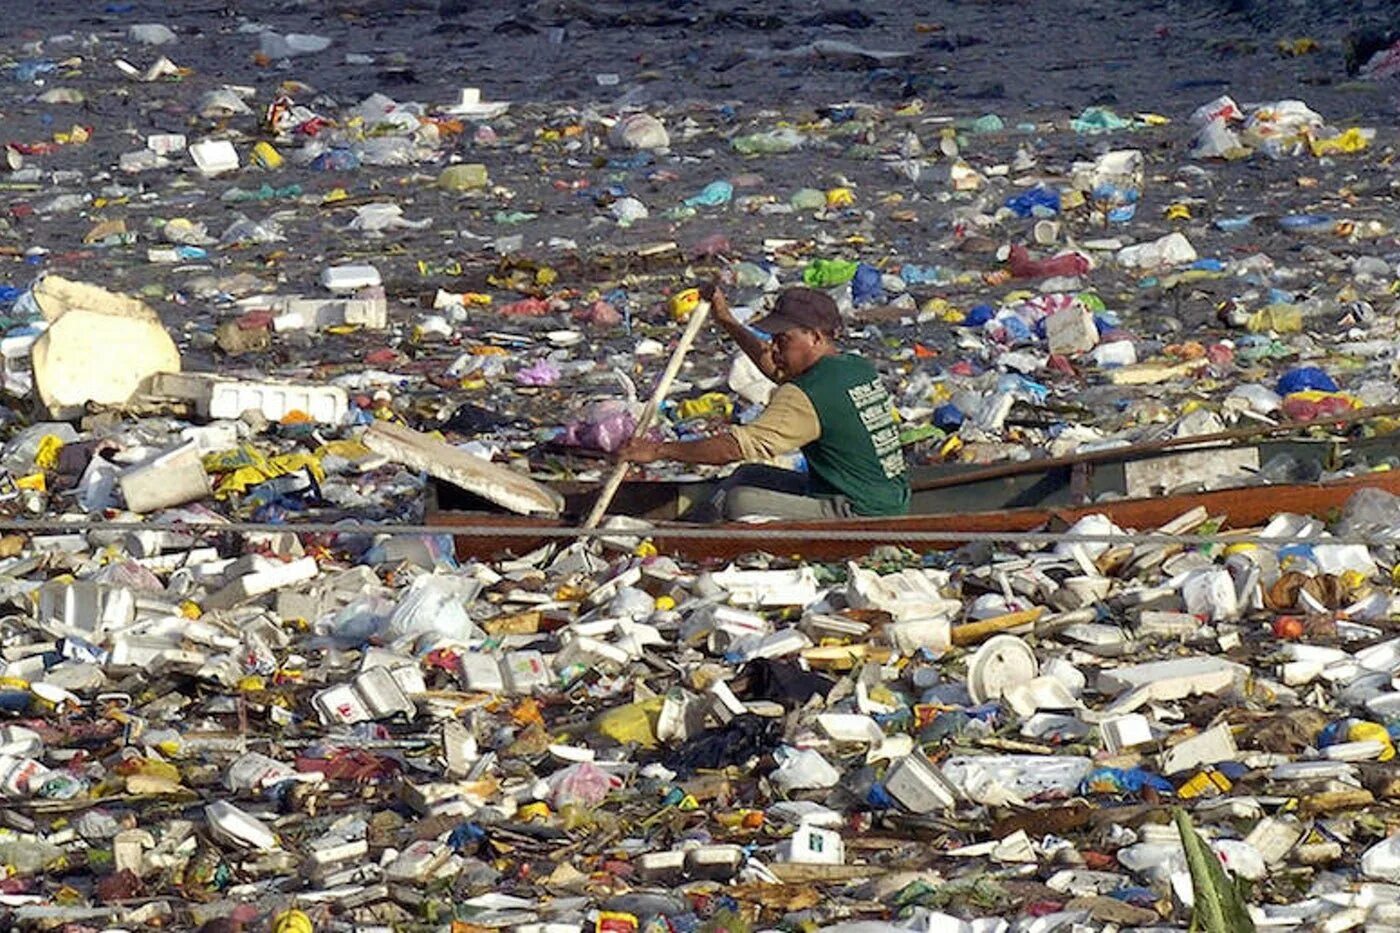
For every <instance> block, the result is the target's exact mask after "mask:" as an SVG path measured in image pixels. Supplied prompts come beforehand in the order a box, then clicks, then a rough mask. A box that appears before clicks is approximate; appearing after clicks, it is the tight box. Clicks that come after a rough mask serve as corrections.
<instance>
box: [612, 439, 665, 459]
mask: <svg viewBox="0 0 1400 933" xmlns="http://www.w3.org/2000/svg"><path fill="white" fill-rule="evenodd" d="M662 443H663V442H662V441H652V440H647V439H646V438H644V437H634V438H633V439H632V440H630V441H628V442H627V443H626V444H623V445H622V447H621V448H620V449H619V450H618V451H617V453H616V455H615V457H616V459H618V460H627V461H629V462H631V463H654V462H656V461H657V460H660V459H661V445H662Z"/></svg>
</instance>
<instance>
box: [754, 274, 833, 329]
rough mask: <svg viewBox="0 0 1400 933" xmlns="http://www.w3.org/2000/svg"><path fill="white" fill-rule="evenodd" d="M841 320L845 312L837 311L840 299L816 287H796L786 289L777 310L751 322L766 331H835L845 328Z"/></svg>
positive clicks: (775, 305)
mask: <svg viewBox="0 0 1400 933" xmlns="http://www.w3.org/2000/svg"><path fill="white" fill-rule="evenodd" d="M841 323H842V322H841V312H840V311H838V310H836V302H835V301H833V300H832V298H831V296H830V295H828V294H827V293H826V292H823V291H818V290H817V289H815V288H805V287H803V286H796V287H794V288H789V289H786V290H784V291H783V293H782V294H780V295H779V296H778V300H777V302H776V303H775V304H774V305H773V310H772V311H769V312H768V313H767V314H766V315H764V316H763V317H762V318H760V319H758V320H757V321H753V322H751V326H752V327H754V328H756V329H758V330H761V331H763V332H764V333H765V334H781V333H782V332H783V331H785V330H792V329H793V328H796V327H806V328H808V329H809V330H819V331H825V332H826V333H829V334H835V333H838V332H839V331H840V330H841Z"/></svg>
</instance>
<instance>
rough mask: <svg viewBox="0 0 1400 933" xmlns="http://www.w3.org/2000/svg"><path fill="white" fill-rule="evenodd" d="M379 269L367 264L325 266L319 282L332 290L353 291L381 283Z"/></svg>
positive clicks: (382, 281)
mask: <svg viewBox="0 0 1400 933" xmlns="http://www.w3.org/2000/svg"><path fill="white" fill-rule="evenodd" d="M383 283H384V280H383V279H382V278H380V275H379V270H378V269H376V268H375V267H374V266H371V265H369V264H367V263H366V264H361V265H353V266H327V267H326V268H325V269H322V270H321V284H322V285H323V286H325V287H326V288H327V289H329V290H330V291H333V292H353V291H358V290H359V289H362V288H372V287H374V286H377V285H382V284H383Z"/></svg>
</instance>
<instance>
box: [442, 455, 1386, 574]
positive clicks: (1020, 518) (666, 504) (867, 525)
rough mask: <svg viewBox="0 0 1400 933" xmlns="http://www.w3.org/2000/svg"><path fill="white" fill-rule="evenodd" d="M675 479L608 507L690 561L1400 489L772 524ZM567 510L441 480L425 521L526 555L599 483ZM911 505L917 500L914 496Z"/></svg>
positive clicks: (1228, 492)
mask: <svg viewBox="0 0 1400 933" xmlns="http://www.w3.org/2000/svg"><path fill="white" fill-rule="evenodd" d="M685 485H686V484H681V483H628V484H624V486H623V488H622V489H621V490H620V491H619V493H618V497H617V499H616V500H615V505H614V508H613V512H614V513H616V514H625V515H632V516H638V517H645V518H648V519H651V520H654V525H655V527H654V530H652V531H650V532H649V533H648V534H649V536H650V537H651V538H652V540H653V542H654V543H655V544H656V546H657V548H658V550H660V551H661V552H662V553H667V554H675V555H677V556H683V557H687V558H690V559H695V560H705V559H729V558H733V557H736V556H738V555H740V554H743V553H747V552H752V551H767V552H768V553H771V554H776V555H780V556H783V555H801V556H802V557H804V558H808V559H814V560H836V559H840V558H847V557H858V556H861V555H864V554H866V553H869V551H870V550H871V548H874V547H877V546H880V545H903V546H908V547H912V548H914V549H916V550H938V549H943V548H949V547H954V546H956V545H958V544H960V543H963V542H965V541H966V540H968V536H981V535H986V534H1014V533H1019V532H1029V531H1041V530H1048V531H1057V530H1063V529H1065V528H1067V527H1069V526H1070V525H1071V524H1073V523H1074V522H1075V521H1077V520H1079V519H1080V518H1082V517H1084V516H1085V515H1092V514H1103V515H1107V516H1108V517H1109V518H1110V519H1112V520H1113V522H1114V523H1115V524H1117V525H1118V526H1119V527H1122V528H1133V529H1137V530H1139V531H1152V530H1155V529H1157V528H1160V527H1161V526H1163V525H1165V524H1167V523H1168V522H1170V521H1171V520H1172V519H1175V518H1177V517H1179V516H1181V515H1183V514H1184V513H1186V512H1188V511H1190V510H1192V509H1195V508H1198V507H1199V508H1204V509H1205V510H1206V512H1207V513H1208V514H1210V515H1212V516H1220V517H1222V518H1223V519H1224V527H1225V528H1234V529H1238V528H1249V527H1254V526H1258V525H1261V524H1264V523H1265V522H1267V521H1268V520H1269V519H1270V518H1271V517H1273V516H1274V515H1276V514H1278V513H1279V512H1297V513H1302V514H1306V515H1314V516H1318V517H1320V518H1326V517H1328V516H1329V515H1330V514H1332V513H1334V512H1336V511H1337V510H1340V509H1341V508H1342V507H1343V506H1344V505H1345V504H1346V501H1347V500H1348V499H1349V498H1351V496H1352V494H1353V493H1355V492H1357V491H1358V490H1361V489H1369V488H1377V489H1382V490H1385V491H1386V492H1390V493H1395V494H1400V470H1380V471H1375V472H1370V473H1364V474H1362V475H1359V476H1354V477H1348V478H1344V479H1338V480H1333V481H1330V482H1315V483H1286V484H1280V485H1272V486H1248V487H1242V488H1230V489H1219V490H1211V491H1203V492H1189V493H1178V494H1174V495H1167V496H1147V497H1140V498H1125V499H1115V500H1109V501H1098V502H1089V503H1084V504H1078V505H1053V504H1052V505H1037V506H1033V507H1019V508H1000V507H996V508H992V509H978V508H975V507H969V508H961V507H959V506H958V501H959V493H958V487H956V486H951V487H942V488H941V489H940V490H939V492H940V497H939V500H940V502H942V503H944V504H945V505H948V506H951V507H948V508H945V509H944V510H942V511H938V512H926V513H922V514H912V515H907V516H902V517H899V518H852V519H835V520H827V521H811V522H781V523H769V524H759V525H754V524H747V523H725V524H720V525H694V524H686V523H683V522H678V521H674V520H673V516H674V515H675V508H676V505H677V503H678V502H680V501H683V500H684V498H685V496H686V492H687V490H686V489H685V488H684V487H685ZM560 491H561V492H562V493H563V494H564V497H565V500H566V502H567V503H568V506H567V508H566V511H565V517H564V518H560V519H553V518H535V517H526V516H519V515H506V514H492V513H489V512H483V511H480V510H479V509H478V506H479V505H480V503H479V502H476V501H473V497H472V496H471V495H470V494H469V493H465V492H463V491H462V490H458V489H455V488H453V487H450V486H447V485H446V484H437V485H435V486H434V488H433V489H432V491H431V492H430V495H429V505H428V513H427V516H426V517H427V523H428V524H429V525H433V526H437V527H441V528H443V529H444V530H451V531H453V532H454V533H455V539H456V549H457V554H458V556H459V557H460V558H463V559H465V558H469V557H481V558H486V557H494V556H499V555H501V554H503V553H507V552H509V553H514V554H522V553H524V552H526V551H529V550H533V549H534V548H537V547H540V546H541V545H544V544H546V543H549V542H551V541H563V542H567V541H568V540H569V539H568V538H565V537H551V536H550V534H549V531H550V530H551V529H564V528H570V527H576V526H577V524H578V516H581V515H585V514H587V512H588V509H589V508H590V507H591V505H592V501H593V498H594V496H595V495H596V487H594V486H583V485H576V486H573V487H566V488H562V489H560ZM916 501H918V500H917V499H916Z"/></svg>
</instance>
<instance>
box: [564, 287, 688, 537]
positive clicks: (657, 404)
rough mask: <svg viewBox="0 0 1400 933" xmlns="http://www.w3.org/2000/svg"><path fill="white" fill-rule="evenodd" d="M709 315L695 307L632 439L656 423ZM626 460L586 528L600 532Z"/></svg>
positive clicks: (603, 492) (600, 493) (611, 478)
mask: <svg viewBox="0 0 1400 933" xmlns="http://www.w3.org/2000/svg"><path fill="white" fill-rule="evenodd" d="M709 314H710V303H709V302H708V301H702V302H700V303H699V304H698V305H696V306H695V310H693V311H691V312H690V321H689V323H687V324H686V327H685V331H684V332H683V333H682V334H681V339H680V342H679V343H677V344H676V349H675V350H673V351H672V352H671V360H670V362H668V363H667V364H666V369H665V370H664V371H663V372H662V373H661V378H660V379H658V380H657V381H656V388H655V389H653V390H652V393H651V398H650V399H648V400H647V404H646V407H645V408H643V409H642V414H641V417H639V418H638V419H637V429H636V430H635V431H633V432H632V436H633V437H641V436H642V435H643V434H645V433H646V432H647V430H648V429H650V428H651V423H652V422H653V421H654V420H656V413H657V411H658V410H659V409H660V408H661V402H662V401H663V400H664V399H665V398H666V393H667V392H670V391H671V383H673V382H675V381H676V374H677V373H679V372H680V371H681V363H683V362H684V361H685V355H686V353H687V352H689V351H690V345H691V344H692V343H694V342H695V337H696V335H697V334H699V333H700V328H701V327H702V326H704V324H705V318H706V317H708V316H709ZM628 466H629V464H628V462H627V461H626V460H619V461H618V462H617V466H616V467H614V468H613V471H612V474H611V475H610V476H609V477H608V481H607V482H606V483H604V484H603V488H602V489H601V490H599V491H598V498H597V499H596V500H595V501H594V503H593V511H591V512H589V513H588V518H587V520H585V521H584V523H583V527H584V528H597V527H598V523H599V522H601V521H602V520H603V516H604V515H606V514H607V511H608V506H609V505H611V504H612V500H613V496H615V495H617V489H618V487H619V486H621V485H622V481H623V479H625V478H626V476H627V467H628Z"/></svg>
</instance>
